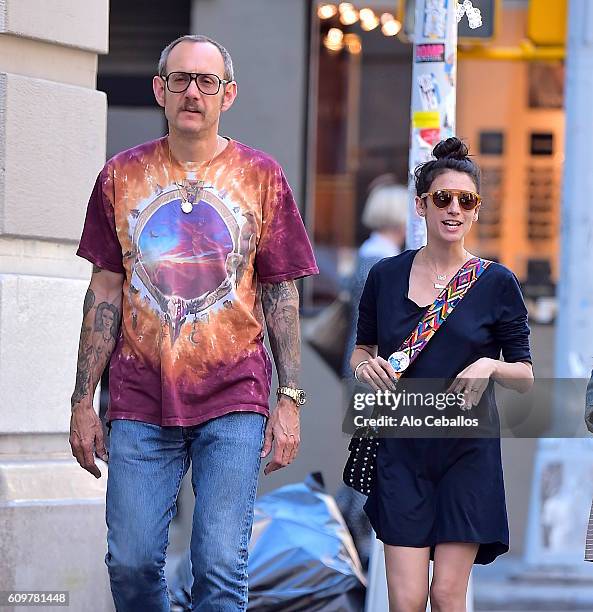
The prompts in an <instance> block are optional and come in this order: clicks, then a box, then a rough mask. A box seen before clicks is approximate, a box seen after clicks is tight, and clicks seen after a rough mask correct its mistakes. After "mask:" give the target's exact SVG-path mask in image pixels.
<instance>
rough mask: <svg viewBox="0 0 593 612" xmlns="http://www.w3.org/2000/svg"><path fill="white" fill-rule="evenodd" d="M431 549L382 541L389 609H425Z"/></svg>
mask: <svg viewBox="0 0 593 612" xmlns="http://www.w3.org/2000/svg"><path fill="white" fill-rule="evenodd" d="M429 562H430V548H412V547H411V546H389V545H387V544H385V570H386V573H387V590H388V592H389V612H425V610H426V603H427V601H428V565H429Z"/></svg>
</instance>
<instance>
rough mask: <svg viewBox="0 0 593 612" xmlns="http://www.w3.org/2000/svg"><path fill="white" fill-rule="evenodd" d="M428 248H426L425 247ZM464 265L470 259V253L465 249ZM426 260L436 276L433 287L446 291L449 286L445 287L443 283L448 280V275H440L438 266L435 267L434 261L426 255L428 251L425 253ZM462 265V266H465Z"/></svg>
mask: <svg viewBox="0 0 593 612" xmlns="http://www.w3.org/2000/svg"><path fill="white" fill-rule="evenodd" d="M425 248H426V247H425ZM463 254H464V255H463V264H465V262H466V261H467V260H468V259H469V258H470V255H469V253H468V252H467V251H466V250H465V249H463ZM424 258H425V259H426V261H427V262H428V264H429V266H430V267H431V268H432V270H433V272H434V275H435V276H436V281H435V282H434V283H433V287H434V288H435V289H445V288H446V287H447V285H444V284H443V283H444V282H446V280H447V274H446V273H445V274H439V272H438V270H437V267H436V265H434V264H433V263H432V261H431V260H430V258H429V257H428V256H427V255H426V251H424ZM463 264H462V265H463Z"/></svg>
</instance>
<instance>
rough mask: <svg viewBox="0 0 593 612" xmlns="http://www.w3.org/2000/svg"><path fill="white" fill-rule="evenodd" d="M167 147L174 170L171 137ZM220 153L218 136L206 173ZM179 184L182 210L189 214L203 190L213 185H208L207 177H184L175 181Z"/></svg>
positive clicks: (205, 169)
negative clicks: (180, 180)
mask: <svg viewBox="0 0 593 612" xmlns="http://www.w3.org/2000/svg"><path fill="white" fill-rule="evenodd" d="M167 148H168V150H169V165H170V167H171V171H173V160H172V158H171V146H170V144H169V138H168V137H167ZM217 155H218V136H217V137H216V150H215V151H214V155H213V156H212V157H211V158H210V161H209V162H208V165H207V166H206V168H204V174H206V172H208V168H210V164H211V163H212V160H213V159H214V158H215V157H216V156H217ZM174 182H175V185H176V186H177V190H178V191H179V195H180V197H181V210H182V211H183V212H184V213H185V214H189V213H190V212H191V211H192V210H193V209H194V204H197V203H198V202H199V201H200V198H201V197H202V192H203V191H204V189H206V187H211V185H206V181H205V179H197V180H196V179H188V178H184V179H183V181H182V182H179V181H174Z"/></svg>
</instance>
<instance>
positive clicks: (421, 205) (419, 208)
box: [414, 196, 426, 217]
mask: <svg viewBox="0 0 593 612" xmlns="http://www.w3.org/2000/svg"><path fill="white" fill-rule="evenodd" d="M414 203H415V204H416V212H417V213H418V216H419V217H425V216H426V203H425V202H424V201H423V200H422V199H421V198H419V197H418V196H416V197H415V198H414Z"/></svg>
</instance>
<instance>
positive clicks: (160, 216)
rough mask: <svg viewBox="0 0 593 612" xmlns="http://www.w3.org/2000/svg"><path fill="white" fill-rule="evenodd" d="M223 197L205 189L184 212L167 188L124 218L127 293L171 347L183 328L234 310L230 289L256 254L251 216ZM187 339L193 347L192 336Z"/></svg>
mask: <svg viewBox="0 0 593 612" xmlns="http://www.w3.org/2000/svg"><path fill="white" fill-rule="evenodd" d="M225 195H226V194H225V193H224V192H222V193H220V192H216V191H215V190H214V189H213V188H210V187H205V188H204V189H203V190H201V193H200V199H199V201H197V202H194V204H193V207H192V210H191V212H188V213H186V212H183V210H182V208H181V204H182V203H183V200H182V198H181V194H180V190H179V189H178V188H177V187H174V186H170V187H167V188H165V190H163V191H161V192H160V193H159V194H158V195H157V196H156V197H155V198H154V199H153V200H152V201H150V202H149V203H148V204H147V205H146V206H145V207H144V208H143V210H141V211H140V210H139V209H135V210H133V211H132V212H131V214H130V216H129V218H128V221H129V228H130V234H131V237H132V244H133V251H132V252H131V253H130V256H131V257H132V258H133V263H132V282H131V291H136V292H139V293H141V295H142V297H143V299H144V300H145V301H146V302H148V303H149V304H150V305H151V307H152V308H153V309H154V310H155V311H156V312H157V313H158V315H159V317H160V319H161V322H162V324H164V325H165V326H166V327H167V328H168V333H169V338H170V341H171V345H173V344H174V343H175V341H176V340H177V338H178V337H179V334H180V331H181V328H182V326H183V325H184V323H192V322H195V321H200V322H207V321H208V317H209V312H210V311H211V310H213V309H214V310H218V309H220V308H232V307H233V301H234V299H235V297H236V296H235V294H234V290H235V288H236V287H237V285H238V283H239V282H240V280H241V277H242V275H243V272H244V270H245V267H246V266H247V265H248V262H249V256H250V251H252V250H254V249H255V234H256V229H257V225H256V221H255V219H254V217H253V213H251V212H244V213H243V212H242V211H241V208H240V207H239V206H235V205H233V204H232V203H229V202H227V201H225ZM132 318H133V315H132ZM189 338H190V340H191V341H192V342H194V334H193V332H192V333H190V335H189Z"/></svg>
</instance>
